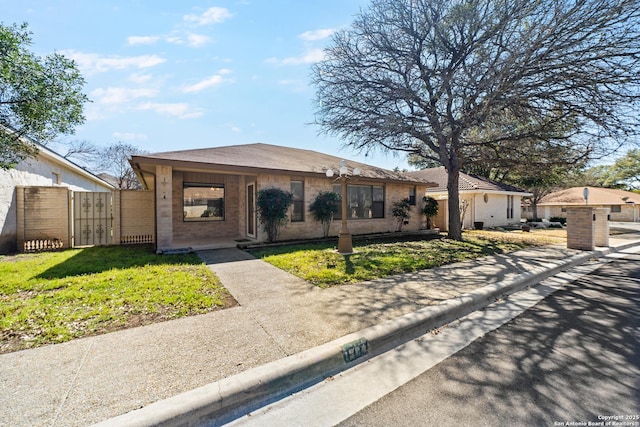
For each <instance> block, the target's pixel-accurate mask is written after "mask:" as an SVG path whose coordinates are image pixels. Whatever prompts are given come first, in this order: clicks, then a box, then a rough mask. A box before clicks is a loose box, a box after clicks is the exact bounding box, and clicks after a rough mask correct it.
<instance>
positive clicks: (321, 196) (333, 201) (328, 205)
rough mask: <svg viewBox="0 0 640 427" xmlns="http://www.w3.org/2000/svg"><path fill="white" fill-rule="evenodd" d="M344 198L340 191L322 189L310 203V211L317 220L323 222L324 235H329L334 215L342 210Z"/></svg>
mask: <svg viewBox="0 0 640 427" xmlns="http://www.w3.org/2000/svg"><path fill="white" fill-rule="evenodd" d="M341 202H342V200H341V197H340V195H339V194H338V193H334V192H333V191H321V192H320V193H318V195H317V196H316V198H315V199H314V201H313V202H311V204H310V205H309V211H310V212H311V215H312V216H313V218H314V219H315V220H316V221H320V223H321V224H322V236H323V237H327V236H329V227H330V226H331V221H333V216H334V215H335V214H336V213H337V212H338V211H339V210H340V204H341Z"/></svg>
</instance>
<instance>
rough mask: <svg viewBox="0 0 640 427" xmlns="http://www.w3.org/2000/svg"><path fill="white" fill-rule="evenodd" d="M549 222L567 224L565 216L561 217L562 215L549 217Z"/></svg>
mask: <svg viewBox="0 0 640 427" xmlns="http://www.w3.org/2000/svg"><path fill="white" fill-rule="evenodd" d="M549 222H559V223H560V224H562V225H566V224H567V218H565V217H562V216H554V217H551V218H549Z"/></svg>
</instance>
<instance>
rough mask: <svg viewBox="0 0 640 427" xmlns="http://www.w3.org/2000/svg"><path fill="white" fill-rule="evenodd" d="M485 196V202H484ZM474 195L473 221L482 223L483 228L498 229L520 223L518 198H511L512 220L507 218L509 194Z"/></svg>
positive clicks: (520, 209) (519, 199)
mask: <svg viewBox="0 0 640 427" xmlns="http://www.w3.org/2000/svg"><path fill="white" fill-rule="evenodd" d="M485 194H486V198H487V201H486V202H485ZM485 194H481V193H476V194H475V195H474V205H475V220H474V221H481V222H484V226H485V227H499V226H502V225H510V224H517V223H519V222H520V215H521V211H522V208H521V207H520V205H521V200H522V198H521V197H520V196H513V218H507V203H508V196H509V194H498V193H485Z"/></svg>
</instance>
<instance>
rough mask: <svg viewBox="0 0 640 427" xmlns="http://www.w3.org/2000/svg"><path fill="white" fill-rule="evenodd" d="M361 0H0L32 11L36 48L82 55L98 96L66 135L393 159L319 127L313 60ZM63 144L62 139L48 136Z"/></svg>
mask: <svg viewBox="0 0 640 427" xmlns="http://www.w3.org/2000/svg"><path fill="white" fill-rule="evenodd" d="M367 3H368V2H367V1H365V0H323V1H300V0H297V1H287V0H269V1H267V0H238V1H231V0H230V1H192V2H183V1H165V0H163V1H151V0H147V1H139V0H126V1H125V0H123V1H113V0H109V1H107V0H100V1H98V0H95V1H88V0H85V1H81V0H76V1H71V0H40V1H29V0H23V1H7V0H1V1H0V6H1V9H2V14H1V15H0V16H1V17H0V20H1V21H2V23H3V24H5V25H8V24H12V23H22V22H27V23H28V24H29V29H30V30H31V31H32V32H33V45H32V46H31V49H32V51H34V52H35V53H36V54H38V55H46V54H49V53H52V52H54V51H57V52H59V53H62V54H64V55H66V56H68V57H70V58H72V59H74V60H75V61H76V62H77V64H78V66H79V68H80V70H81V72H82V74H83V76H84V77H85V79H86V86H85V93H86V94H87V95H88V96H89V98H90V99H91V100H92V101H93V102H92V103H90V104H87V106H86V108H85V116H86V122H85V124H83V125H82V126H80V127H78V128H77V129H76V133H75V134H74V135H71V136H65V137H62V138H61V142H69V141H73V140H86V141H89V142H92V143H94V144H96V145H100V146H108V145H110V144H113V143H115V142H118V141H122V142H126V143H129V144H132V145H134V146H136V147H139V148H140V149H142V150H146V151H150V152H159V151H173V150H183V149H191V148H201V147H215V146H223V145H235V144H246V143H254V142H264V143H268V144H276V145H284V146H291V147H297V148H306V149H311V150H316V151H320V152H325V153H328V154H333V155H337V156H340V157H344V158H346V159H353V160H358V161H362V162H366V163H369V164H373V165H376V166H380V167H384V168H387V169H393V168H394V167H396V166H399V167H401V168H405V167H408V166H407V164H406V161H405V158H404V156H402V155H401V156H400V157H394V156H393V155H391V154H383V153H380V152H374V153H370V154H369V155H368V156H367V157H365V155H364V154H363V153H362V154H359V153H356V152H354V151H352V150H351V149H346V148H342V142H341V141H340V140H338V139H335V138H330V137H326V136H323V135H319V134H318V131H319V129H318V127H316V126H315V125H311V124H309V123H310V122H312V121H313V98H314V88H313V87H312V86H310V83H309V80H310V79H309V76H310V66H311V64H312V63H313V62H315V61H318V60H319V59H321V58H322V49H323V48H324V47H325V46H326V45H327V44H328V43H329V39H330V36H331V34H332V33H333V32H334V31H335V30H337V29H340V28H343V27H346V26H349V25H350V24H351V22H352V20H353V17H354V15H355V14H356V13H358V11H359V10H360V9H361V8H364V7H366V5H367ZM51 147H52V148H54V149H58V151H60V152H63V153H64V150H65V148H64V146H62V145H56V144H53V145H51Z"/></svg>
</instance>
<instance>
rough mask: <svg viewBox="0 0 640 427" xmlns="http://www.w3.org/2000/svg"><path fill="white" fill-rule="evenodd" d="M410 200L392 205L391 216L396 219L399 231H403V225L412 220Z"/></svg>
mask: <svg viewBox="0 0 640 427" xmlns="http://www.w3.org/2000/svg"><path fill="white" fill-rule="evenodd" d="M410 210H411V204H410V203H409V198H404V199H402V200H398V201H397V202H393V203H392V204H391V215H393V217H394V218H395V219H396V225H397V231H402V225H403V224H404V222H405V221H407V220H409V218H411V215H410V214H409V211H410Z"/></svg>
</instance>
